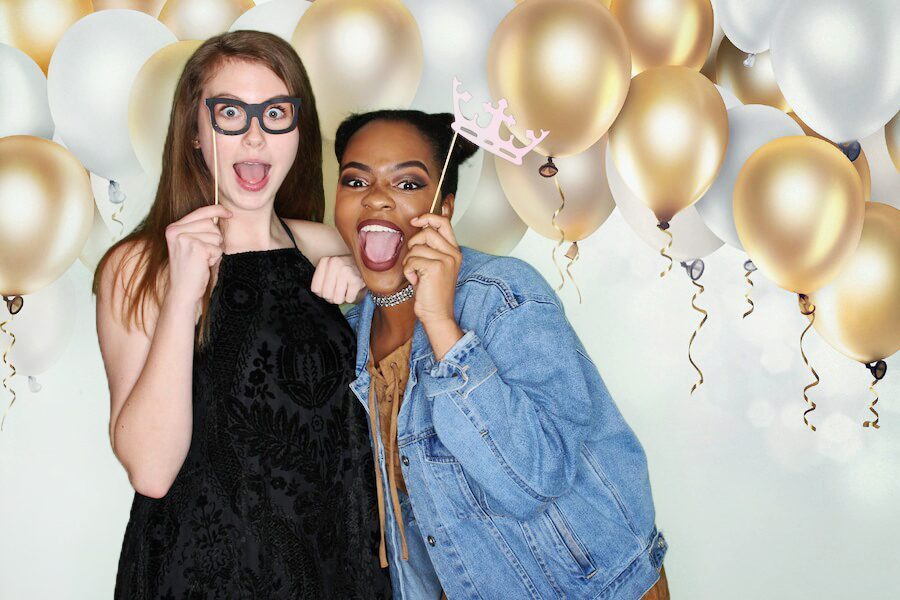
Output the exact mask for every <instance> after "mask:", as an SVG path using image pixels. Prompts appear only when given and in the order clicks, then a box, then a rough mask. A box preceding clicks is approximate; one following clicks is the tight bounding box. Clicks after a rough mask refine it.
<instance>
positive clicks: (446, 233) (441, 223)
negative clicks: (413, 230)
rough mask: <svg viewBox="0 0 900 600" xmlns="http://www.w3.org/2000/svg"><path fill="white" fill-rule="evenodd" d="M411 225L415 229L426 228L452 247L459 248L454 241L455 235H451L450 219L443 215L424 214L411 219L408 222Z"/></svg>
mask: <svg viewBox="0 0 900 600" xmlns="http://www.w3.org/2000/svg"><path fill="white" fill-rule="evenodd" d="M410 224H411V225H414V226H415V227H425V226H428V227H429V228H431V229H434V230H435V231H437V232H438V233H440V234H441V236H443V237H444V239H446V240H447V241H448V242H450V243H451V244H452V245H454V246H459V244H458V243H457V241H456V235H455V234H454V233H453V226H452V225H450V219H448V218H447V217H445V216H443V215H433V214H431V213H425V214H423V215H420V216H418V217H415V218H413V219H412V220H411V221H410Z"/></svg>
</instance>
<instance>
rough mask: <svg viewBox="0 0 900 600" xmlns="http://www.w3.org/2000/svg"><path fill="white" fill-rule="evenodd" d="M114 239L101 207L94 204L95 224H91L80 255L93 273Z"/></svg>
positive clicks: (79, 257) (82, 261)
mask: <svg viewBox="0 0 900 600" xmlns="http://www.w3.org/2000/svg"><path fill="white" fill-rule="evenodd" d="M114 241H116V237H115V236H114V235H113V233H112V232H111V231H110V230H109V227H107V226H106V223H104V222H103V216H102V215H101V214H100V209H98V208H97V207H96V206H94V224H93V225H92V226H91V233H90V235H89V236H88V239H87V241H86V242H85V243H84V248H82V249H81V254H79V255H78V260H80V261H81V264H83V265H84V266H85V267H87V269H88V271H90V272H92V273H93V272H94V271H96V270H97V265H98V264H99V263H100V259H101V258H103V255H104V254H106V251H107V250H109V247H110V246H112V244H113V242H114Z"/></svg>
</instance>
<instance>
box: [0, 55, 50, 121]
mask: <svg viewBox="0 0 900 600" xmlns="http://www.w3.org/2000/svg"><path fill="white" fill-rule="evenodd" d="M0 74H2V77H3V85H2V86H0V106H4V107H6V108H5V110H3V111H2V112H0V137H5V136H8V135H33V136H37V137H42V138H48V139H49V138H51V137H52V136H53V119H52V117H51V116H50V105H49V104H48V103H47V78H46V77H45V76H44V72H43V71H41V69H40V67H38V66H37V63H35V62H34V61H33V60H32V59H31V57H30V56H28V55H27V54H25V53H24V52H22V51H21V50H19V49H18V48H13V47H12V46H7V45H6V44H0Z"/></svg>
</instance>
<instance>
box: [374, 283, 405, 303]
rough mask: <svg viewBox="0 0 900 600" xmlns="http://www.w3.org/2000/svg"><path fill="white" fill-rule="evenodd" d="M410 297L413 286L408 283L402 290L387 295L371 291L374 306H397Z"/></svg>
mask: <svg viewBox="0 0 900 600" xmlns="http://www.w3.org/2000/svg"><path fill="white" fill-rule="evenodd" d="M412 297H413V286H412V284H411V283H410V284H409V285H407V286H406V287H405V288H403V289H402V290H400V291H398V292H394V293H393V294H388V295H387V296H379V295H377V294H375V293H373V294H372V301H373V302H374V303H375V306H397V305H398V304H402V303H404V302H406V301H407V300H409V299H410V298H412Z"/></svg>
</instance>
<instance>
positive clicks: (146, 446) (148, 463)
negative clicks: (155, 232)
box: [97, 207, 225, 498]
mask: <svg viewBox="0 0 900 600" xmlns="http://www.w3.org/2000/svg"><path fill="white" fill-rule="evenodd" d="M208 208H214V211H213V212H216V213H219V212H222V211H223V210H224V209H221V207H208ZM201 210H203V209H201ZM197 212H198V211H195V212H194V213H191V215H194V214H195V213H197ZM206 212H209V211H206ZM191 215H188V217H185V219H188V218H189V217H191ZM203 216H207V217H208V215H206V214H205V213H203ZM220 216H225V215H224V214H222V215H220ZM195 219H196V217H195ZM179 223H181V222H179ZM180 227H181V228H180V229H179V228H178V227H175V228H172V233H171V236H169V235H168V234H167V237H168V238H169V246H170V256H171V257H172V263H171V264H170V270H169V272H170V274H171V277H170V283H169V285H167V286H166V290H167V291H166V293H165V296H164V297H163V299H162V300H161V304H160V306H152V305H148V306H147V307H146V310H145V311H144V315H145V318H146V325H147V332H146V333H145V332H144V331H143V329H142V328H141V327H140V326H138V327H134V326H132V327H128V326H127V325H126V324H125V323H126V319H125V316H124V314H123V303H122V300H123V298H124V293H125V289H124V281H127V280H128V277H129V276H130V274H131V273H132V272H133V269H135V268H136V266H137V263H138V262H139V261H138V260H137V250H136V249H135V248H134V247H127V246H123V247H122V248H120V251H119V252H117V253H116V254H115V255H113V256H112V257H111V260H110V261H108V262H107V265H106V267H105V269H104V271H103V273H102V276H101V284H100V290H99V291H98V297H97V334H98V337H99V341H100V351H101V354H102V356H103V362H104V365H105V366H106V373H107V379H108V381H109V391H110V430H109V434H110V442H111V443H112V448H113V452H114V453H115V454H116V457H117V458H118V459H119V461H120V462H121V463H122V465H123V466H124V467H125V470H126V471H127V472H128V478H129V480H130V481H131V484H132V486H133V487H134V489H135V491H137V492H138V493H140V494H143V495H145V496H149V497H153V498H161V497H163V496H165V495H166V493H167V492H168V490H169V487H171V485H172V482H173V481H174V480H175V477H176V476H177V475H178V472H179V470H180V469H181V466H182V464H183V463H184V459H185V457H186V456H187V452H188V449H189V448H190V444H191V428H192V426H193V411H192V400H191V398H192V373H193V351H194V326H195V323H196V309H197V302H198V300H199V298H200V297H201V296H202V293H203V290H205V287H206V283H207V282H208V277H209V267H210V264H211V263H212V264H215V262H217V261H218V258H219V256H221V235H220V234H219V233H218V229H217V228H215V225H213V224H212V221H211V220H210V219H209V218H205V219H203V220H202V221H200V220H194V221H193V222H188V223H186V224H182V225H180ZM213 229H215V231H213ZM173 245H178V248H177V249H176V248H173ZM122 261H124V263H123V262H122ZM118 264H123V267H124V268H122V269H116V268H115V267H116V266H117V265H118ZM117 271H118V273H119V274H118V276H116V275H115V273H116V272H117ZM173 271H176V273H173ZM203 271H205V273H206V275H205V277H206V278H204V276H203Z"/></svg>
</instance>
